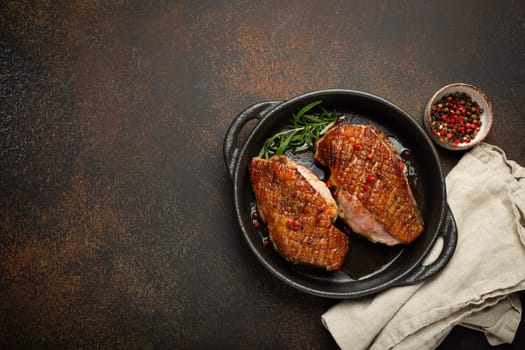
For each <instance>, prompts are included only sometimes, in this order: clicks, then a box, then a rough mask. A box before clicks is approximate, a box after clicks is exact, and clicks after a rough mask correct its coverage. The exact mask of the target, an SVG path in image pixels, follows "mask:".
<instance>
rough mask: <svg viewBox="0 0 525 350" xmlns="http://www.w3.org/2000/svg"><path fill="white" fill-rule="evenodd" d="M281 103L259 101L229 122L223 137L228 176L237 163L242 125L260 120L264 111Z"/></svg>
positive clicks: (231, 175) (231, 174) (231, 173)
mask: <svg viewBox="0 0 525 350" xmlns="http://www.w3.org/2000/svg"><path fill="white" fill-rule="evenodd" d="M279 103H282V101H266V102H259V103H256V104H254V105H251V106H250V107H248V108H246V109H245V110H244V111H242V112H241V113H239V115H237V116H236V117H235V119H234V120H233V122H232V123H231V125H230V127H229V128H228V131H227V132H226V137H225V138H224V145H223V149H222V151H223V155H224V161H225V162H226V167H227V168H228V171H229V172H230V177H231V178H233V173H234V171H235V165H236V164H237V158H238V157H239V151H240V150H241V147H242V146H243V145H239V134H240V132H241V130H242V129H243V127H244V125H245V124H246V123H247V122H249V121H250V120H253V119H257V120H259V121H260V120H261V119H262V118H263V116H264V115H265V113H266V112H267V111H268V110H270V109H271V108H272V107H274V106H276V105H278V104H279Z"/></svg>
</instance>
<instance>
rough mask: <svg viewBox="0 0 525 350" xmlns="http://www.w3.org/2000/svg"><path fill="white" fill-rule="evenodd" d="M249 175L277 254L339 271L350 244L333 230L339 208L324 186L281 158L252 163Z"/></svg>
mask: <svg viewBox="0 0 525 350" xmlns="http://www.w3.org/2000/svg"><path fill="white" fill-rule="evenodd" d="M249 173H250V181H251V184H252V188H253V191H254V193H255V198H256V201H257V210H258V213H259V214H258V216H259V218H260V219H261V220H262V221H264V222H265V223H266V225H267V228H268V234H269V237H270V241H271V243H272V244H273V246H274V248H275V250H276V251H277V252H278V253H279V254H280V255H281V256H283V257H284V258H285V259H287V260H288V261H290V262H291V263H293V264H301V265H310V266H315V267H319V268H323V269H326V270H329V271H330V270H339V269H341V266H342V264H343V262H344V260H345V257H346V255H347V252H348V239H347V237H346V235H345V234H344V233H342V232H341V231H339V230H338V229H337V228H336V227H335V226H334V225H333V224H334V221H335V220H336V218H337V206H336V203H335V200H334V199H333V197H332V196H331V194H330V190H329V189H328V188H327V187H326V184H325V183H324V182H322V181H321V180H319V179H318V178H317V177H316V176H315V175H314V174H313V173H312V172H311V171H310V170H309V169H307V168H306V167H304V166H302V165H300V164H298V163H296V162H295V161H293V160H291V159H290V158H288V157H286V156H282V155H279V156H272V157H271V158H270V159H269V160H266V159H263V158H260V157H254V158H252V159H251V160H250V163H249Z"/></svg>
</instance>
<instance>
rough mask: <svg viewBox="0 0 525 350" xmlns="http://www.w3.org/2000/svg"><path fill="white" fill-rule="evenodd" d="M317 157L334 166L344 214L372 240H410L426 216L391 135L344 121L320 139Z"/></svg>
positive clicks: (392, 242)
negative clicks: (390, 137)
mask: <svg viewBox="0 0 525 350" xmlns="http://www.w3.org/2000/svg"><path fill="white" fill-rule="evenodd" d="M315 159H316V160H317V161H319V162H320V163H321V164H323V165H325V166H327V167H328V168H329V169H330V179H329V180H330V182H331V183H332V185H333V186H335V188H336V190H337V193H338V195H337V204H338V207H339V216H340V217H341V218H342V219H343V220H344V221H345V222H346V223H347V224H348V225H349V226H350V227H351V228H352V230H354V231H355V232H356V233H359V234H361V235H363V236H365V237H367V238H368V239H369V240H370V241H373V242H380V243H384V244H387V245H396V244H400V243H410V242H412V241H413V240H414V239H416V237H418V236H419V234H421V232H422V231H423V219H422V218H421V215H420V213H419V207H418V205H417V202H416V200H415V199H414V196H413V194H412V190H411V189H410V185H409V183H408V181H407V178H406V166H405V164H404V162H403V160H402V159H401V157H399V155H398V154H397V152H396V149H395V148H394V146H393V145H392V143H390V141H389V140H388V138H387V137H386V135H385V134H384V133H383V132H381V131H380V130H378V129H377V128H375V127H373V126H371V125H340V126H335V127H333V128H332V129H330V130H329V131H328V132H327V133H326V134H325V136H324V137H323V138H321V139H319V140H318V141H317V143H316V153H315Z"/></svg>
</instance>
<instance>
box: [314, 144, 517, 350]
mask: <svg viewBox="0 0 525 350" xmlns="http://www.w3.org/2000/svg"><path fill="white" fill-rule="evenodd" d="M446 184H447V196H448V202H449V205H450V208H451V210H452V213H453V214H454V217H455V218H456V222H457V226H458V243H457V248H456V251H455V253H454V255H453V257H452V259H451V260H450V262H449V263H448V264H447V266H445V268H444V269H443V270H442V271H441V272H440V273H439V274H438V275H437V276H435V277H434V278H431V279H430V280H427V281H425V282H423V283H420V284H416V285H412V286H403V287H394V288H391V289H388V290H386V291H384V292H381V293H379V294H377V295H375V296H370V297H365V298H360V299H355V300H345V301H341V302H340V303H338V304H336V305H335V306H333V307H332V308H331V309H329V310H328V311H327V312H326V313H325V314H323V315H322V317H321V319H322V322H323V324H324V326H325V327H326V328H327V329H328V330H329V331H330V333H331V334H332V336H333V337H334V339H335V341H336V342H337V344H338V345H339V346H340V347H341V348H342V349H381V350H383V349H391V348H395V349H434V348H436V347H437V346H438V345H439V344H440V343H441V341H442V340H443V339H444V338H445V337H446V336H447V335H448V333H449V332H450V330H451V329H452V328H453V327H454V326H456V325H463V326H465V327H469V328H472V329H477V330H480V331H483V332H484V333H485V336H486V338H487V340H488V342H489V343H490V344H492V345H496V344H501V343H511V342H512V340H513V339H514V335H515V333H516V330H517V328H518V325H519V322H520V318H521V303H520V300H519V297H518V296H517V295H516V294H515V292H517V291H520V290H524V289H525V268H524V266H525V227H524V226H525V168H523V167H521V166H520V165H518V164H517V163H516V162H514V161H511V160H508V159H507V158H506V156H505V154H504V152H503V151H502V150H501V149H499V148H498V147H495V146H492V145H489V144H487V143H483V144H481V145H479V146H477V147H475V148H473V149H472V150H471V151H470V152H468V153H466V154H465V155H464V156H463V157H462V158H461V160H460V161H459V162H458V164H457V165H456V166H455V167H454V168H453V169H452V170H451V171H450V173H449V174H448V176H447V177H446ZM433 250H437V247H434V249H433ZM437 253H439V251H437V252H436V251H433V252H432V253H431V255H432V256H436V255H437Z"/></svg>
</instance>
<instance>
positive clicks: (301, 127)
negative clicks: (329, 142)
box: [259, 101, 340, 159]
mask: <svg viewBox="0 0 525 350" xmlns="http://www.w3.org/2000/svg"><path fill="white" fill-rule="evenodd" d="M321 102H322V101H314V102H311V103H309V104H307V105H306V106H304V107H303V108H301V109H300V110H299V112H297V113H296V114H293V115H292V118H291V120H290V125H289V126H288V127H287V128H286V129H285V130H283V131H280V132H278V133H276V134H275V135H273V136H271V137H269V138H267V139H266V141H265V142H264V144H263V146H262V148H261V150H260V151H259V157H262V158H265V159H269V158H270V157H271V156H272V155H280V154H284V152H285V151H286V150H292V151H293V152H301V151H305V150H307V149H309V148H310V147H312V146H313V144H314V142H315V140H317V139H318V138H319V137H321V136H322V135H324V134H325V133H326V132H327V131H328V129H330V128H331V127H332V126H334V125H335V123H337V121H338V119H339V117H340V114H339V113H336V112H328V111H327V110H326V109H324V108H323V107H322V106H320V104H321ZM317 106H318V107H319V109H320V112H318V113H315V114H313V113H309V112H310V111H312V110H313V108H314V107H317Z"/></svg>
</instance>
